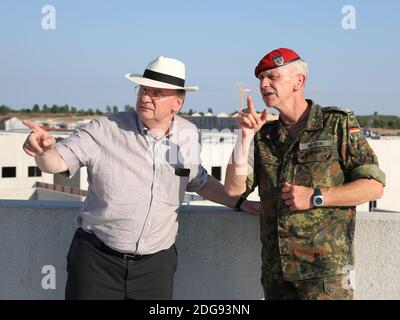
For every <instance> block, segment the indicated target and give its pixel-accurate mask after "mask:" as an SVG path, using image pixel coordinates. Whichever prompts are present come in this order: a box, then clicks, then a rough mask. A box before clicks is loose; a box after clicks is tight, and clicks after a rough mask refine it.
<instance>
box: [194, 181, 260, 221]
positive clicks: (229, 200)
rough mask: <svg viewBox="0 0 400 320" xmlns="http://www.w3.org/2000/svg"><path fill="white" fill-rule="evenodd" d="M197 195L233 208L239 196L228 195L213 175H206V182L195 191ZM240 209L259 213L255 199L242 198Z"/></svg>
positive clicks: (258, 204)
mask: <svg viewBox="0 0 400 320" xmlns="http://www.w3.org/2000/svg"><path fill="white" fill-rule="evenodd" d="M197 193H198V194H199V195H201V196H202V197H204V198H206V199H207V200H210V201H213V202H216V203H220V204H223V205H225V206H228V207H231V208H234V207H235V205H236V203H237V201H238V200H239V196H228V195H227V194H226V193H225V192H224V186H223V185H222V184H221V183H220V182H219V181H218V180H217V179H215V178H214V177H213V176H210V175H209V176H208V180H207V183H206V184H205V185H204V186H203V187H202V188H201V189H200V190H199V191H197ZM240 209H241V210H243V211H245V212H247V213H250V214H259V213H260V203H259V202H257V201H248V200H244V201H243V203H242V205H241V206H240Z"/></svg>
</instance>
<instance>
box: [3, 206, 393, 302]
mask: <svg viewBox="0 0 400 320" xmlns="http://www.w3.org/2000/svg"><path fill="white" fill-rule="evenodd" d="M80 205H81V203H80V202H68V201H67V202H59V201H23V200H21V201H13V200H8V201H4V200H1V201H0V270H1V271H2V272H1V275H0V288H1V290H0V299H63V298H64V288H65V281H66V270H65V269H66V256H67V253H68V249H69V245H70V241H71V239H72V236H73V234H74V230H75V226H74V221H73V220H74V214H75V213H77V212H78V211H79V208H80ZM179 223H180V227H179V234H178V239H177V247H178V255H179V263H178V270H177V273H176V276H175V290H174V298H175V299H205V300H207V299H256V300H258V299H261V298H262V296H263V294H262V288H261V285H260V281H259V279H260V272H261V271H260V251H261V245H260V241H259V224H258V218H257V217H253V216H250V215H246V214H243V213H238V212H235V211H233V210H231V209H228V208H225V207H214V206H182V209H181V213H180V215H179ZM399 238H400V214H396V213H377V212H374V213H358V214H357V225H356V240H355V248H356V273H357V275H356V276H357V288H356V298H357V299H400V280H399V278H400V277H399V274H400V250H399V249H398V243H399V240H400V239H399ZM46 265H51V266H54V268H55V270H56V289H54V290H53V289H48V290H45V289H43V288H42V285H41V282H42V279H43V278H44V277H45V276H46V274H42V268H43V267H44V266H46Z"/></svg>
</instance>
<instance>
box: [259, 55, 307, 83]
mask: <svg viewBox="0 0 400 320" xmlns="http://www.w3.org/2000/svg"><path fill="white" fill-rule="evenodd" d="M299 59H301V58H300V56H299V55H298V54H297V53H296V52H294V51H293V50H291V49H287V48H279V49H275V50H273V51H271V52H270V53H268V54H267V55H266V56H264V57H263V58H262V59H261V60H260V62H259V63H258V66H257V67H256V69H255V70H254V74H255V75H256V77H257V76H258V74H259V73H260V72H262V71H265V70H269V69H275V68H279V67H282V66H284V65H287V64H289V63H291V62H293V61H296V60H299Z"/></svg>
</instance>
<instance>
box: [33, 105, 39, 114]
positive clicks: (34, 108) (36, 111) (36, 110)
mask: <svg viewBox="0 0 400 320" xmlns="http://www.w3.org/2000/svg"><path fill="white" fill-rule="evenodd" d="M32 112H33V113H39V112H40V107H39V105H38V104H35V105H34V106H33V107H32Z"/></svg>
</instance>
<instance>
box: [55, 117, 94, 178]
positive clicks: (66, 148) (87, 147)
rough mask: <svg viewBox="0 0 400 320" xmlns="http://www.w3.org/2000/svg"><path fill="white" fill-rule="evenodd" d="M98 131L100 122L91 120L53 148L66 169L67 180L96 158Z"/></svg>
mask: <svg viewBox="0 0 400 320" xmlns="http://www.w3.org/2000/svg"><path fill="white" fill-rule="evenodd" d="M99 129H100V121H98V120H92V121H91V122H90V123H88V124H87V125H85V126H82V127H79V128H77V129H76V130H75V131H74V132H73V134H72V135H71V136H70V137H68V138H66V139H64V140H61V141H59V142H57V143H56V145H55V148H56V150H57V151H58V152H59V154H60V156H61V157H62V158H63V160H64V162H65V163H66V165H67V167H68V177H69V178H71V177H73V176H74V175H75V173H76V172H77V171H78V170H79V169H80V168H81V167H83V166H87V165H88V164H89V163H90V161H92V159H95V158H96V154H98V152H99V150H100V147H99V145H100V143H99V138H98V137H99V133H98V132H99Z"/></svg>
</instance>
